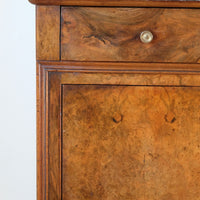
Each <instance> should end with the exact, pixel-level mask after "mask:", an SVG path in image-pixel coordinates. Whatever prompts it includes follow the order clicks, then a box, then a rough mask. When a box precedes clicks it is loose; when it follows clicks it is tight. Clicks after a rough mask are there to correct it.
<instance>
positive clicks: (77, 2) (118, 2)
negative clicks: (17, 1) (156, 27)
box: [29, 0, 200, 8]
mask: <svg viewBox="0 0 200 200" xmlns="http://www.w3.org/2000/svg"><path fill="white" fill-rule="evenodd" d="M29 2H31V3H32V4H36V5H60V6H124V7H172V8H173V7H180V8H181V7H182V8H188V7H190V8H200V1H199V0H196V1H188V0H182V1H180V0H179V1H178V0H176V1H173V0H168V1H161V0H154V1H153V0H140V1H139V0H136V1H133V0H109V1H107V0H29Z"/></svg>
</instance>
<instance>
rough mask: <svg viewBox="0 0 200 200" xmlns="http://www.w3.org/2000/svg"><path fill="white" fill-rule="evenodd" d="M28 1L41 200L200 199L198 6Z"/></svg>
mask: <svg viewBox="0 0 200 200" xmlns="http://www.w3.org/2000/svg"><path fill="white" fill-rule="evenodd" d="M30 1H31V2H32V3H35V4H37V6H36V7H37V14H36V22H37V23H36V26H37V33H36V37H37V40H36V44H37V58H36V59H37V200H88V199H92V200H129V199H130V200H132V199H134V200H199V197H200V190H199V188H200V174H199V169H200V147H199V140H200V135H199V130H200V117H199V111H200V103H199V102H200V75H199V73H200V57H199V55H200V48H199V46H200V39H199V33H200V28H199V27H200V21H199V18H200V10H199V9H196V8H198V7H199V8H200V1H167V0H166V1H164V0H163V1H162V0H159V1H156V0H155V1H153V0H141V1H137V0H135V1H134V0H77V1H76V0H30ZM142 7H145V8H142ZM147 7H149V8H147ZM150 7H151V8H150ZM156 7H159V8H156ZM164 7H166V8H164ZM180 7H183V8H184V9H183V8H180ZM192 7H193V8H195V9H191V8H192ZM144 30H149V31H151V32H152V33H153V35H154V40H153V41H152V43H150V44H143V43H141V42H140V40H139V34H140V32H141V31H144ZM99 61H100V62H99Z"/></svg>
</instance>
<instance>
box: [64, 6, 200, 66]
mask: <svg viewBox="0 0 200 200" xmlns="http://www.w3.org/2000/svg"><path fill="white" fill-rule="evenodd" d="M199 18H200V10H199V9H160V8H104V9H102V8H99V7H97V8H94V7H92V8H91V7H85V8H84V7H63V8H62V22H61V24H62V30H61V33H62V37H61V59H62V60H76V61H131V62H167V63H171V62H177V63H198V62H199V59H200V48H199V46H200V39H199V32H200V21H199V20H197V19H199ZM144 30H149V31H151V32H152V33H153V35H154V40H153V41H152V42H151V43H150V44H144V43H142V42H141V41H140V38H139V36H140V33H141V32H142V31H144Z"/></svg>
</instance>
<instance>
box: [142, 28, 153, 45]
mask: <svg viewBox="0 0 200 200" xmlns="http://www.w3.org/2000/svg"><path fill="white" fill-rule="evenodd" d="M140 40H141V41H142V42H143V43H150V42H151V41H152V40H153V34H152V33H151V32H150V31H143V32H142V33H141V34H140Z"/></svg>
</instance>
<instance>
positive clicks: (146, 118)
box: [62, 85, 200, 200]
mask: <svg viewBox="0 0 200 200" xmlns="http://www.w3.org/2000/svg"><path fill="white" fill-rule="evenodd" d="M199 102H200V88H199V87H159V86H118V85H63V87H62V199H63V200H86V199H92V200H97V199H98V200H116V199H117V200H125V199H126V200H128V199H131V200H132V199H136V200H147V199H149V200H168V199H171V200H191V199H193V200H199V196H200V190H199V188H200V170H199V169H200V143H199V141H200V133H199V132H200V114H199V110H200V103H199Z"/></svg>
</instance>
